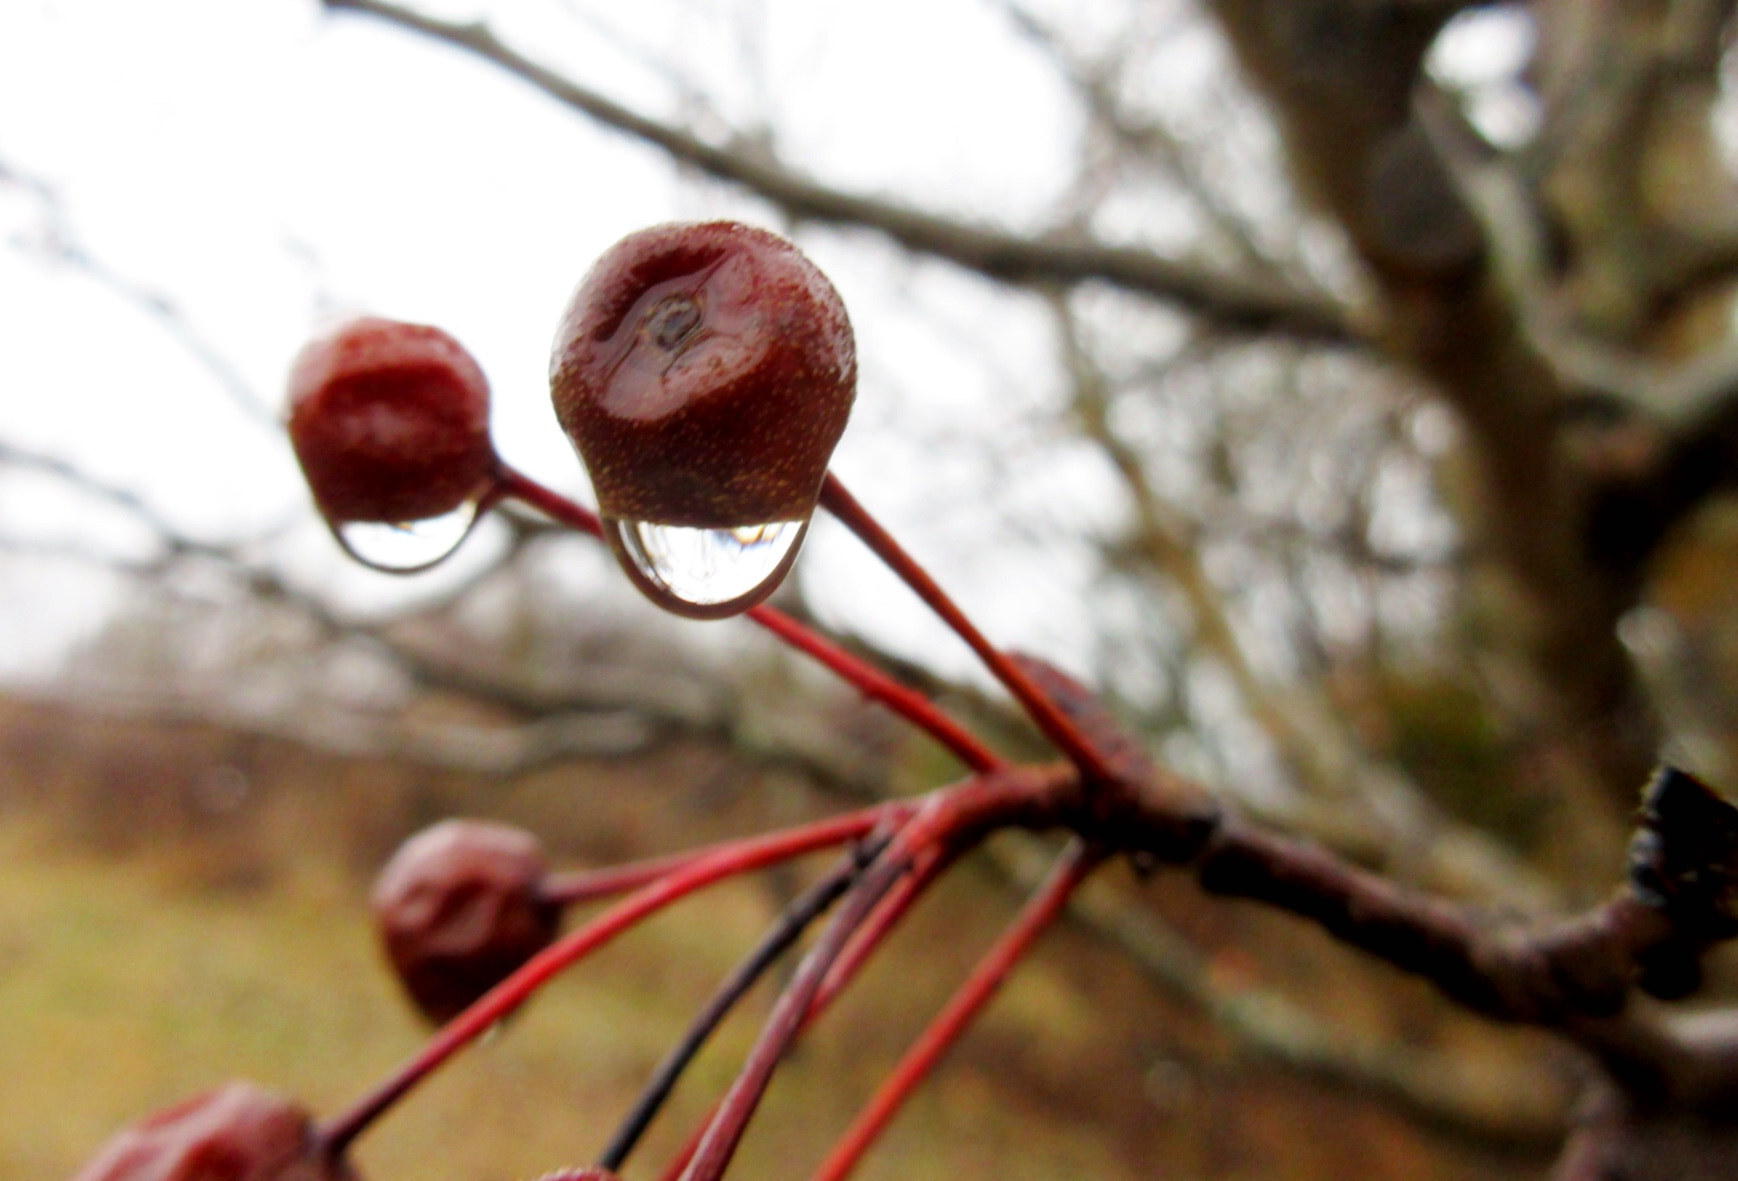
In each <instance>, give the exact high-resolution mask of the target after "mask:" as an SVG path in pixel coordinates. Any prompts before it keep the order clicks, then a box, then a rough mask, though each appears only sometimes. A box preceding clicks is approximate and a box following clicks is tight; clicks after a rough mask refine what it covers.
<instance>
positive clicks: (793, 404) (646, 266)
mask: <svg viewBox="0 0 1738 1181" xmlns="http://www.w3.org/2000/svg"><path fill="white" fill-rule="evenodd" d="M550 386H551V390H552V394H553V397H554V402H555V413H556V416H557V417H558V418H559V419H560V420H561V425H562V427H563V429H565V430H566V431H567V434H568V436H569V437H570V438H571V439H572V440H573V442H574V445H575V446H576V447H577V448H578V449H579V453H580V457H581V458H582V459H583V460H584V462H585V465H586V468H587V470H588V471H589V472H590V473H591V479H592V484H593V486H594V487H595V488H596V490H597V497H598V507H599V509H600V510H601V512H602V513H603V515H604V516H606V517H610V518H613V519H616V520H620V521H639V522H650V523H655V524H660V525H678V526H688V527H695V528H707V529H728V528H736V527H741V526H745V525H760V524H766V523H768V522H773V521H796V520H803V519H806V518H807V517H808V516H809V515H810V514H811V513H812V512H813V511H814V506H815V500H816V498H817V496H818V495H819V493H820V486H821V480H822V477H823V476H825V474H826V470H827V460H828V458H829V457H830V456H831V455H832V451H833V448H834V446H835V445H836V444H837V443H838V441H839V436H840V435H841V434H842V433H843V432H844V430H845V422H846V419H847V418H848V417H849V416H850V413H851V403H852V401H853V399H854V398H855V396H856V390H857V351H856V344H855V341H854V339H853V337H852V334H851V323H850V320H849V319H848V318H847V317H846V315H845V306H844V304H843V303H842V302H841V301H840V299H839V295H838V293H837V292H836V291H834V290H833V285H832V284H831V283H829V282H828V281H827V278H826V276H825V275H823V274H821V272H820V270H819V269H818V268H817V267H816V266H815V265H814V264H813V263H811V262H810V261H809V260H808V259H807V258H806V257H805V256H804V255H803V254H802V252H801V251H799V250H798V249H797V248H796V247H795V246H794V245H792V244H791V243H790V242H788V241H786V240H785V239H784V238H781V237H779V236H778V235H777V234H774V233H771V232H769V231H767V230H762V229H757V228H755V227H753V226H746V225H743V224H741V223H739V222H731V221H711V222H693V223H679V224H672V225H661V226H654V227H652V228H650V229H646V230H641V231H640V232H638V233H635V234H630V235H629V236H628V237H626V238H624V239H622V240H621V241H620V242H618V243H616V245H615V246H613V247H611V248H610V249H609V250H608V251H606V252H605V253H604V255H603V257H602V258H600V259H598V261H597V264H596V265H595V266H593V267H592V269H591V272H590V273H589V274H588V275H587V276H586V277H585V279H584V281H583V282H582V283H581V284H580V286H579V289H578V290H577V291H576V292H575V293H574V296H573V299H572V301H571V302H570V303H569V305H568V308H567V313H566V315H565V316H564V317H563V318H562V321H561V328H560V331H559V333H558V334H557V336H556V342H555V350H554V355H553V357H552V359H551V362H550Z"/></svg>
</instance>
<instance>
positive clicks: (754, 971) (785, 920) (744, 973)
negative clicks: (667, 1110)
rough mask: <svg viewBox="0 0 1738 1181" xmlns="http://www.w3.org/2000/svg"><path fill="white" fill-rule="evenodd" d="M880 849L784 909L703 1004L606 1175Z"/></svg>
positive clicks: (854, 859) (601, 1160) (633, 1115)
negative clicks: (733, 1015)
mask: <svg viewBox="0 0 1738 1181" xmlns="http://www.w3.org/2000/svg"><path fill="white" fill-rule="evenodd" d="M886 843H887V842H886V840H885V839H883V840H881V841H878V842H873V843H870V844H868V845H864V846H859V847H857V848H854V849H852V850H851V853H850V855H849V856H848V857H847V858H846V859H845V863H844V864H843V865H841V866H839V867H838V868H837V869H835V870H833V871H832V872H831V873H829V874H828V875H827V876H826V877H824V878H822V879H821V880H820V881H818V882H816V883H815V884H814V885H812V886H810V887H809V888H808V890H806V891H804V892H803V893H802V894H801V895H800V896H799V897H798V898H797V899H796V900H795V901H794V902H792V903H791V904H790V905H789V906H788V907H786V908H785V911H784V913H783V914H781V915H780V916H779V918H778V921H777V922H775V923H774V924H773V925H772V928H771V929H770V930H768V931H767V933H766V935H765V936H764V937H763V938H762V939H761V942H760V944H759V945H758V946H757V947H755V949H754V950H753V951H752V952H750V953H749V954H748V957H747V958H746V959H744V960H743V961H742V962H741V963H740V964H738V965H737V966H736V968H735V969H734V970H733V971H732V972H731V973H730V975H729V976H727V977H725V979H724V981H723V983H721V984H720V985H719V986H718V990H717V991H716V992H715V993H713V995H712V998H711V999H710V1000H709V1001H707V1002H706V1007H705V1008H703V1009H701V1010H700V1012H699V1014H698V1015H697V1016H696V1017H695V1018H694V1020H693V1022H692V1023H690V1025H689V1026H688V1032H687V1033H685V1034H684V1035H683V1037H682V1040H681V1041H680V1042H678V1043H677V1045H676V1047H675V1048H674V1049H673V1050H671V1051H670V1053H669V1055H668V1056H666V1057H665V1059H664V1060H663V1062H661V1063H660V1064H659V1065H658V1069H657V1071H656V1072H655V1073H654V1074H653V1075H652V1078H651V1080H650V1081H649V1082H648V1083H647V1084H646V1088H645V1090H644V1091H642V1092H641V1093H640V1097H639V1098H638V1099H637V1100H636V1101H635V1103H634V1106H633V1108H632V1109H631V1110H630V1111H629V1112H628V1114H627V1116H626V1117H624V1118H623V1120H622V1123H621V1126H620V1127H619V1128H617V1129H616V1133H615V1135H614V1136H612V1137H611V1138H610V1142H609V1145H608V1147H606V1148H605V1149H604V1150H603V1152H602V1153H601V1154H600V1155H599V1156H598V1164H600V1165H602V1166H603V1167H604V1168H607V1169H615V1170H620V1168H621V1167H622V1165H623V1164H625V1163H627V1159H628V1154H629V1153H630V1152H632V1151H633V1150H634V1145H636V1144H637V1143H639V1140H640V1137H641V1135H643V1134H644V1133H645V1130H646V1128H647V1127H648V1126H649V1125H650V1124H651V1122H652V1120H653V1118H655V1117H656V1116H657V1114H658V1111H659V1110H660V1109H661V1108H662V1107H663V1105H664V1101H665V1100H666V1099H668V1098H669V1097H670V1092H671V1091H673V1090H674V1089H675V1087H676V1083H677V1081H678V1080H680V1079H681V1077H682V1072H683V1071H684V1070H686V1069H687V1068H688V1064H689V1063H690V1062H692V1061H693V1060H694V1056H695V1055H696V1054H698V1053H699V1052H700V1050H701V1047H703V1046H704V1045H705V1044H706V1041H707V1039H708V1038H710V1037H711V1036H712V1033H713V1031H714V1030H716V1029H717V1028H718V1026H719V1023H720V1022H722V1021H723V1020H724V1018H725V1017H726V1016H728V1015H729V1014H730V1011H731V1010H732V1009H734V1008H735V1007H736V1003H737V1002H738V1001H740V1000H741V999H742V998H743V996H744V995H745V994H746V993H747V992H748V990H749V989H751V988H753V987H754V985H755V982H756V981H758V980H759V979H760V978H761V977H762V976H763V975H765V973H766V970H767V969H768V968H770V967H771V966H772V965H773V964H775V963H777V962H778V959H779V957H780V956H782V955H783V954H784V953H785V952H786V951H787V950H789V949H790V946H791V944H793V943H795V942H796V941H797V939H798V938H799V937H800V936H801V935H802V933H803V932H804V931H805V930H807V929H808V927H809V924H810V923H812V922H814V921H815V919H817V918H818V917H820V916H821V915H822V914H824V913H825V912H826V910H827V908H828V907H829V906H831V905H833V903H834V902H836V901H837V900H838V898H839V896H840V895H841V894H843V893H844V892H845V891H846V890H848V889H850V887H851V885H852V884H853V883H854V882H856V880H857V878H858V876H859V875H860V874H861V873H862V872H863V867H864V866H866V865H868V864H869V863H870V862H871V861H873V860H874V859H875V857H876V856H877V855H878V854H879V853H880V852H881V850H882V849H883V848H885V847H886Z"/></svg>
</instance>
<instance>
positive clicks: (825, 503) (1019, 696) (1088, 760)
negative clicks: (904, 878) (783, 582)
mask: <svg viewBox="0 0 1738 1181" xmlns="http://www.w3.org/2000/svg"><path fill="white" fill-rule="evenodd" d="M821 507H822V508H824V509H826V510H827V511H828V512H830V513H832V514H833V516H835V517H837V518H838V519H839V520H840V521H841V522H843V524H844V525H845V527H846V528H848V529H850V530H851V532H853V533H855V534H856V535H857V537H858V539H859V540H860V541H862V542H863V544H864V545H866V546H868V547H869V549H870V551H871V552H872V553H874V555H875V556H876V557H878V558H880V559H881V561H882V562H883V563H884V564H885V565H886V566H887V568H888V569H890V570H892V571H893V572H894V573H895V574H897V575H899V577H900V579H901V580H903V581H904V583H905V584H906V585H907V586H909V587H910V588H911V589H912V590H913V591H915V592H916V594H917V597H918V598H920V599H922V600H923V601H924V603H925V604H927V605H928V607H929V609H930V610H932V611H934V612H935V613H936V615H938V616H939V617H940V618H941V620H942V622H943V623H946V624H947V625H948V626H949V627H950V628H952V629H953V630H954V632H955V633H957V634H958V635H959V637H960V638H961V639H962V640H964V641H965V642H966V643H967V644H968V645H970V646H971V649H972V651H973V652H975V653H977V656H978V659H979V660H982V661H983V662H984V666H985V667H986V668H988V669H989V670H990V672H991V673H993V674H995V677H996V679H997V680H999V681H1001V682H1002V684H1003V685H1005V686H1007V689H1008V692H1009V693H1012V694H1013V695H1014V700H1016V701H1018V702H1019V703H1020V706H1021V708H1023V709H1024V710H1025V711H1026V713H1027V716H1029V717H1030V718H1031V719H1032V721H1033V722H1035V723H1036V724H1037V726H1038V728H1039V729H1040V730H1042V731H1043V732H1044V735H1045V737H1047V738H1049V739H1050V741H1051V742H1054V743H1055V744H1056V747H1057V749H1058V750H1060V751H1061V752H1062V753H1063V754H1064V755H1066V756H1067V757H1068V760H1069V762H1071V763H1073V764H1074V765H1075V766H1076V767H1078V768H1080V772H1081V774H1082V775H1083V776H1085V778H1086V779H1087V781H1088V782H1097V783H1110V782H1114V781H1115V779H1116V775H1115V773H1114V772H1113V771H1112V770H1111V768H1110V767H1108V766H1107V765H1106V764H1105V762H1104V759H1103V758H1102V757H1101V756H1100V755H1099V753H1098V751H1097V749H1096V748H1095V747H1094V746H1093V745H1092V743H1091V742H1089V741H1088V740H1087V739H1086V736H1085V735H1083V734H1082V733H1081V732H1080V728H1079V727H1078V726H1076V725H1075V724H1074V723H1073V722H1072V721H1071V720H1069V718H1068V715H1067V714H1065V713H1063V712H1062V710H1061V709H1060V708H1059V707H1058V706H1057V704H1056V703H1055V702H1054V701H1052V700H1051V698H1050V695H1049V694H1048V693H1046V692H1044V690H1043V689H1042V688H1041V687H1040V686H1039V685H1038V683H1037V682H1036V681H1034V680H1033V679H1032V678H1031V677H1030V676H1028V675H1027V674H1026V672H1025V670H1024V669H1022V668H1021V667H1020V666H1019V665H1017V664H1015V663H1014V662H1013V661H1012V660H1010V659H1008V657H1007V655H1006V654H1005V653H1003V652H1002V651H1001V650H1000V649H999V648H997V647H996V646H995V645H993V644H991V643H990V641H989V640H988V638H986V637H985V635H984V633H983V632H981V631H979V630H978V627H977V625H976V624H975V623H973V622H972V621H971V619H970V618H969V617H968V616H967V615H966V613H965V612H964V611H962V610H961V609H960V607H959V604H957V603H955V602H954V601H953V599H952V598H950V597H949V596H948V593H947V592H946V591H944V590H942V589H941V585H940V584H939V583H937V582H936V581H935V579H934V578H932V577H930V574H929V571H927V570H925V569H924V568H923V566H922V565H921V564H920V563H919V562H918V561H917V559H916V558H913V557H912V556H911V555H910V554H909V553H907V552H906V551H905V547H904V546H902V545H900V544H899V542H897V541H896V540H894V538H893V535H892V534H891V533H889V532H887V530H885V529H883V528H882V527H881V523H880V522H879V521H877V520H876V519H875V518H874V517H873V516H872V515H870V513H869V510H868V509H866V508H864V507H863V506H862V504H860V503H859V502H858V500H857V498H856V497H854V496H852V495H851V493H850V492H849V491H847V490H846V488H845V485H844V484H842V483H840V482H839V478H838V477H837V476H835V475H833V474H832V473H831V472H828V473H827V478H826V480H825V481H824V482H823V483H822V485H821Z"/></svg>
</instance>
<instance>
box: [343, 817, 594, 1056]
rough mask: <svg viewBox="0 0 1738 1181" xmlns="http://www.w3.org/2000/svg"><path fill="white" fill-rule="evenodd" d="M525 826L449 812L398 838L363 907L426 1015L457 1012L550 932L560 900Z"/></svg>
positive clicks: (442, 1017)
mask: <svg viewBox="0 0 1738 1181" xmlns="http://www.w3.org/2000/svg"><path fill="white" fill-rule="evenodd" d="M545 876H546V866H545V863H544V859H543V850H542V847H541V846H540V845H539V844H538V842H537V839H536V838H535V837H533V836H532V835H531V834H530V833H527V832H525V831H523V830H521V829H517V828H513V827H511V826H509V825H505V824H491V823H487V822H484V821H480V820H446V821H442V822H441V823H440V824H437V825H435V826H433V827H432V828H428V829H425V830H423V831H422V832H421V833H418V834H417V835H416V836H414V837H412V838H411V839H410V840H408V841H406V842H405V843H404V844H403V845H402V846H400V847H399V850H398V852H397V853H395V854H394V855H393V857H392V860H391V861H389V862H388V863H387V865H386V868H385V869H383V870H381V872H380V876H379V878H377V879H376V881H375V885H374V890H373V893H372V895H371V897H370V900H369V902H370V906H371V908H372V910H373V912H374V920H375V925H376V927H377V928H378V930H379V932H380V937H381V940H382V942H383V943H384V944H385V947H386V953H387V957H388V958H389V959H390V960H391V962H392V966H393V969H394V970H395V971H396V972H397V974H398V978H399V980H400V982H402V983H403V985H404V988H405V991H406V992H408V993H409V994H410V998H411V1000H412V1001H413V1002H414V1003H415V1004H416V1006H417V1008H418V1009H419V1010H421V1011H422V1013H423V1015H424V1016H426V1017H427V1018H428V1019H429V1020H430V1021H433V1022H436V1023H439V1022H444V1021H448V1020H450V1019H451V1018H453V1017H455V1016H457V1015H458V1014H459V1013H460V1012H462V1011H463V1010H464V1009H466V1008H468V1007H469V1006H470V1004H471V1003H472V1002H473V1001H475V1000H476V999H477V998H478V997H481V996H482V995H483V994H484V993H486V992H488V991H489V990H490V989H491V988H493V987H495V985H497V984H499V983H500V982H501V981H503V980H505V979H506V978H507V977H508V976H510V975H512V974H513V972H514V971H515V970H516V969H517V968H519V967H520V966H521V965H522V964H524V963H525V961H526V960H529V959H530V958H531V957H532V956H534V955H536V954H537V953H538V952H540V951H542V950H543V949H544V948H545V947H548V946H549V945H550V943H552V942H553V941H554V940H555V936H556V934H557V932H558V930H559V928H560V924H561V907H560V905H559V904H558V903H556V902H554V901H551V900H550V899H549V898H548V897H547V896H546V895H545V891H544V889H543V884H544V879H545Z"/></svg>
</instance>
